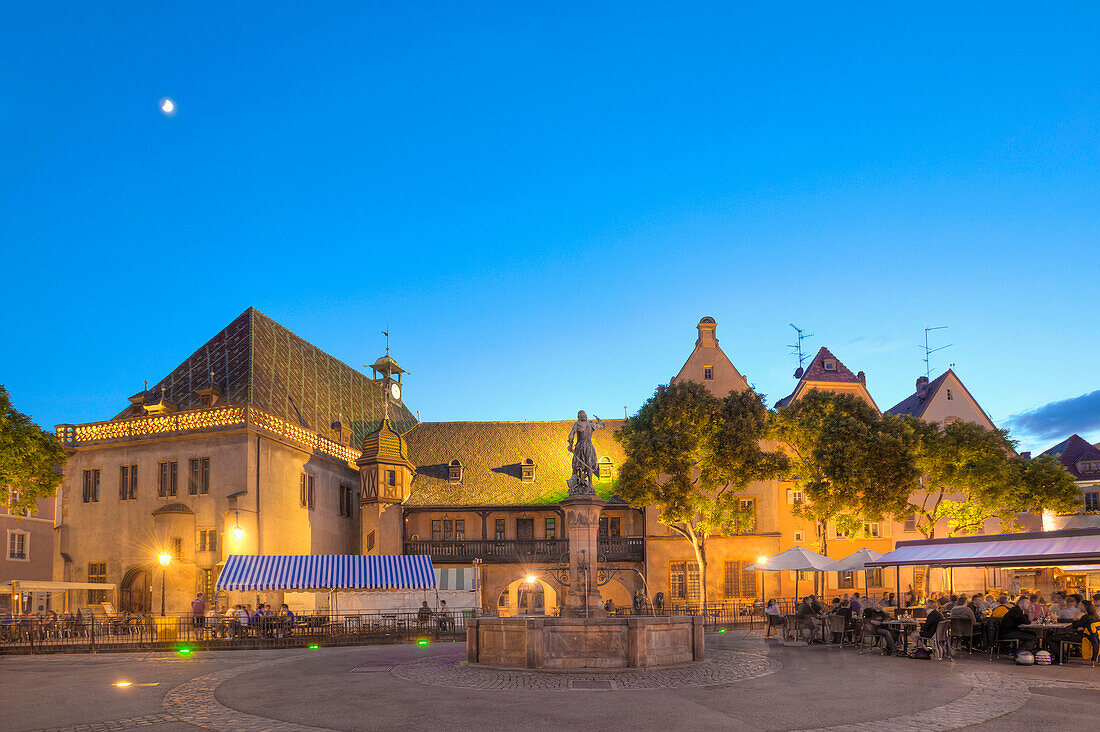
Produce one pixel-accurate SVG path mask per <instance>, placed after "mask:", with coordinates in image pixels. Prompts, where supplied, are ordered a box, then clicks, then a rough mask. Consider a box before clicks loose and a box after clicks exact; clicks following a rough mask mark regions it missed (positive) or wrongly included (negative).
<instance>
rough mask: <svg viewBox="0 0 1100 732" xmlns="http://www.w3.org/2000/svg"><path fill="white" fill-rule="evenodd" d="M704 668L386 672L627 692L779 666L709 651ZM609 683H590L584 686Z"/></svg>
mask: <svg viewBox="0 0 1100 732" xmlns="http://www.w3.org/2000/svg"><path fill="white" fill-rule="evenodd" d="M707 655H708V656H709V659H708V660H707V662H706V663H702V664H699V665H696V666H685V667H683V668H670V669H655V670H652V671H625V672H613V671H611V672H599V671H596V672H577V673H542V672H538V671H511V670H506V669H488V668H474V667H471V666H466V665H463V663H462V656H461V655H454V654H446V655H439V656H429V657H427V658H420V659H417V660H415V661H408V662H406V663H402V664H399V665H397V666H394V667H393V669H391V670H390V673H391V674H393V675H394V676H396V677H398V678H400V679H404V680H406V681H414V682H416V683H420V684H430V685H432V686H448V687H452V688H459V689H483V690H515V691H523V690H527V691H571V690H572V691H577V690H588V691H630V690H633V689H676V688H681V687H688V686H715V685H717V684H728V683H731V682H734V681H744V680H745V679H753V678H756V677H758V676H766V675H767V674H772V673H775V672H776V671H778V670H779V669H780V668H781V667H782V664H781V663H779V662H778V661H776V660H774V659H771V658H768V657H767V656H764V655H761V654H759V653H745V652H742V651H726V650H711V651H708V654H707ZM599 681H605V682H610V683H608V684H593V683H586V682H599Z"/></svg>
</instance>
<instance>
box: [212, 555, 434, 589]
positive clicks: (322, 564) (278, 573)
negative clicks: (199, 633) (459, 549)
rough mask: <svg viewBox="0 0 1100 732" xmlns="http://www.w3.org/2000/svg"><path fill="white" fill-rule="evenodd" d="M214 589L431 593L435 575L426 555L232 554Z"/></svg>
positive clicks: (429, 559)
mask: <svg viewBox="0 0 1100 732" xmlns="http://www.w3.org/2000/svg"><path fill="white" fill-rule="evenodd" d="M215 587H216V589H218V590H227V591H231V592H246V591H247V592H260V591H266V590H296V591H310V590H313V591H325V592H328V591H332V590H424V589H431V588H434V587H435V572H434V570H433V568H432V560H431V557H428V556H427V555H408V556H406V555H400V556H391V555H386V556H365V555H362V554H305V555H267V556H254V555H243V554H231V555H230V556H229V558H228V559H227V560H226V561H225V566H224V567H223V568H222V571H221V574H220V575H219V576H218V581H217V584H216V586H215Z"/></svg>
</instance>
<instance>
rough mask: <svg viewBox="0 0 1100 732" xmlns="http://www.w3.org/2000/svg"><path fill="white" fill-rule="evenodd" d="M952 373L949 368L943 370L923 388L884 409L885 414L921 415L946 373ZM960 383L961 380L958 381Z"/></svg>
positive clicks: (944, 378) (945, 377)
mask: <svg viewBox="0 0 1100 732" xmlns="http://www.w3.org/2000/svg"><path fill="white" fill-rule="evenodd" d="M950 373H952V371H951V369H948V370H947V371H944V372H943V373H942V374H940V375H939V376H937V377H936V378H935V379H933V380H932V381H930V382H928V384H926V385H925V386H924V387H923V388H921V389H917V390H916V391H914V392H913V393H912V394H910V395H909V396H907V397H905V398H904V399H902V400H901V401H900V402H898V403H897V404H895V405H894V406H892V407H890V408H889V409H887V410H886V413H887V414H894V415H897V416H899V417H901V416H903V415H912V416H913V417H918V418H919V417H921V416H922V415H923V414H924V410H926V409H927V408H928V405H929V404H931V403H932V397H934V396H935V395H936V392H937V391H939V388H940V387H941V386H943V382H944V381H946V380H947V375H948V374H950ZM959 383H962V382H959Z"/></svg>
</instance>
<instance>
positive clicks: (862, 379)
mask: <svg viewBox="0 0 1100 732" xmlns="http://www.w3.org/2000/svg"><path fill="white" fill-rule="evenodd" d="M856 378H857V379H859V383H861V384H863V385H864V386H867V376H866V375H865V374H864V373H863V372H862V371H860V372H859V373H858V374H856Z"/></svg>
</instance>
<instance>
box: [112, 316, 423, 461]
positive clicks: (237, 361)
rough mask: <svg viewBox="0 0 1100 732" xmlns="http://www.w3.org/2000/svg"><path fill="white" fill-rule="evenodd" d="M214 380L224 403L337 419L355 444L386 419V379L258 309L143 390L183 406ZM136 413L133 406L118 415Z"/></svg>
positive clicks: (398, 423)
mask: <svg viewBox="0 0 1100 732" xmlns="http://www.w3.org/2000/svg"><path fill="white" fill-rule="evenodd" d="M210 372H214V380H213V381H214V383H215V384H216V385H217V386H218V388H220V389H221V392H222V394H223V395H224V396H223V400H224V401H223V400H219V404H251V405H253V406H256V407H258V408H260V409H262V410H264V411H265V412H270V413H271V414H274V415H276V416H278V417H282V418H283V419H285V420H287V421H289V422H292V423H294V424H299V425H301V426H303V427H305V428H307V429H309V430H312V431H314V432H317V433H321V434H327V433H328V431H329V429H330V428H331V425H332V423H333V422H337V421H339V422H342V423H343V424H344V425H345V426H350V429H351V432H352V445H353V446H355V447H358V446H359V445H360V444H362V440H363V438H364V437H365V436H366V434H367V433H368V432H370V431H371V430H373V429H374V428H375V427H376V426H377V425H378V422H379V421H380V420H381V419H382V412H383V409H382V399H383V394H382V382H381V381H374V380H372V379H371V378H370V377H369V376H366V375H364V374H362V373H360V372H359V371H356V370H355V369H353V368H351V367H350V366H348V365H347V364H345V363H343V362H342V361H339V360H337V359H335V358H333V357H332V356H330V355H328V354H327V353H325V352H324V351H322V350H321V349H319V348H317V347H316V346H314V345H312V344H310V343H308V342H307V341H305V340H303V339H301V338H299V337H298V336H296V335H294V334H293V333H291V332H290V331H289V330H287V329H286V328H284V327H283V326H281V325H279V324H278V323H276V322H275V321H274V320H272V319H271V318H269V317H267V316H266V315H264V314H263V313H261V312H259V311H258V310H256V309H255V308H249V309H248V310H245V311H244V312H243V313H241V315H240V317H238V318H237V319H236V320H234V321H233V322H232V323H230V324H229V325H227V326H226V327H225V328H224V329H223V330H222V331H221V332H219V333H218V334H217V335H215V336H214V337H213V338H211V339H210V340H209V341H207V342H206V343H205V344H203V345H202V346H201V347H200V348H199V349H198V350H197V351H195V352H194V353H193V354H191V356H190V357H188V358H187V360H185V361H184V362H183V363H181V364H180V365H179V366H177V367H176V368H175V369H173V370H172V372H171V373H169V374H168V375H167V376H165V377H164V378H163V379H161V380H160V381H158V382H157V383H156V384H155V385H154V386H153V387H152V388H151V389H149V390H148V391H146V392H144V395H145V396H146V398H147V400H148V401H152V400H154V399H159V398H160V392H161V387H162V386H163V387H164V398H165V399H167V400H168V401H169V402H171V403H173V404H175V405H176V406H177V408H178V409H179V410H180V411H185V410H189V409H198V408H199V406H200V405H199V395H198V393H197V390H198V389H205V388H208V387H209V386H210V385H211V379H210ZM136 396H140V394H139V395H136ZM129 416H131V411H130V408H127V409H125V410H123V411H122V412H121V413H119V414H118V416H116V417H115V419H122V418H125V417H129ZM390 419H391V421H392V422H393V423H394V428H395V429H396V430H397V431H398V432H404V431H406V430H408V429H411V428H412V426H413V425H414V424H416V419H415V418H414V417H413V415H412V414H411V413H410V412H409V410H408V409H407V408H406V407H405V405H404V404H401V403H400V402H397V403H394V402H392V401H391V404H390Z"/></svg>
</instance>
